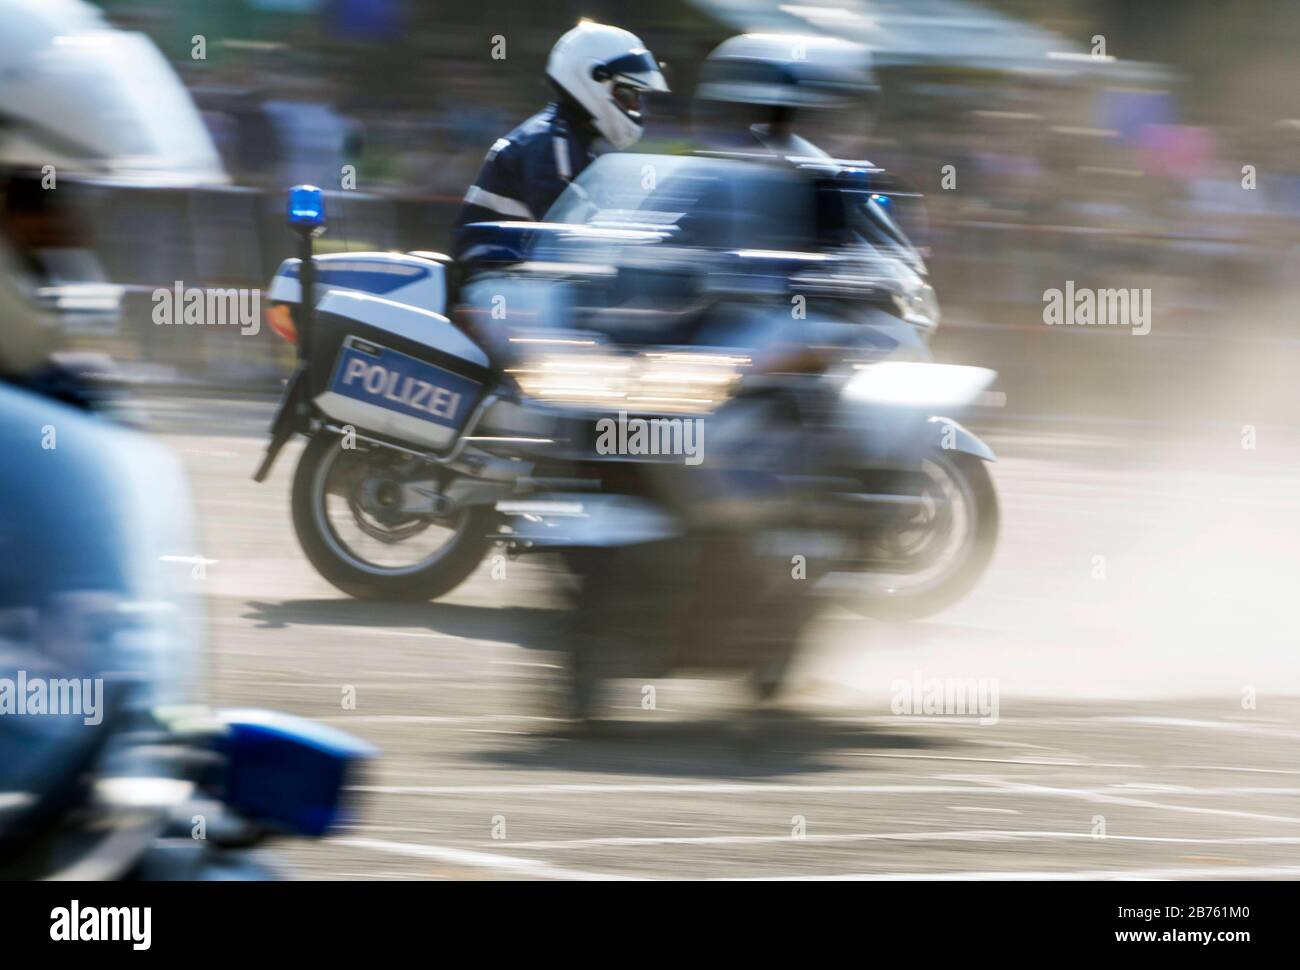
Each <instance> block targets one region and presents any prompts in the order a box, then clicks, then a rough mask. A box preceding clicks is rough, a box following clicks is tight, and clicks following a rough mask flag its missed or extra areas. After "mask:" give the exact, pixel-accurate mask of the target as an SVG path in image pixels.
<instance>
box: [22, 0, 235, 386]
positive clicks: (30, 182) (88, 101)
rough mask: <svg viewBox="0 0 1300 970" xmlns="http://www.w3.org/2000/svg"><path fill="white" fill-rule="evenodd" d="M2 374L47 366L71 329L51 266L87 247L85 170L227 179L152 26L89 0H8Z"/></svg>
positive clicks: (107, 175) (115, 175)
mask: <svg viewBox="0 0 1300 970" xmlns="http://www.w3.org/2000/svg"><path fill="white" fill-rule="evenodd" d="M0 23H3V24H4V29H3V30H2V31H0V377H20V376H23V375H26V374H28V373H30V372H31V371H33V370H35V369H37V368H38V367H40V366H41V365H42V364H43V363H44V361H45V360H46V358H47V356H48V354H49V351H50V350H51V349H52V348H53V346H54V344H55V342H56V337H57V335H58V332H59V329H60V316H59V313H60V310H59V299H58V287H59V285H60V284H62V283H73V282H84V281H83V280H70V279H63V278H59V277H58V274H57V273H55V272H53V271H52V267H53V266H55V265H56V264H61V265H65V266H66V265H68V262H69V261H68V260H66V259H62V260H61V259H58V258H51V256H52V254H54V253H55V251H63V252H64V254H66V251H68V250H72V249H81V248H83V247H82V246H81V243H80V240H78V239H77V238H76V237H77V236H78V235H81V234H82V233H81V231H82V230H84V228H85V227H84V223H85V219H84V218H81V217H79V215H78V213H76V212H75V211H73V208H74V207H73V206H72V205H71V204H70V202H71V199H70V196H71V195H73V194H75V193H73V192H70V191H67V187H68V186H69V184H71V183H75V182H76V181H78V180H93V181H96V182H112V183H130V184H137V185H146V186H151V185H194V184H200V183H219V182H222V181H226V179H225V174H224V172H223V171H222V167H221V161H220V158H219V156H218V154H217V151H216V148H215V147H214V146H213V144H212V139H211V138H210V137H209V135H208V132H207V129H206V128H205V127H204V125H203V121H202V119H201V118H200V116H199V113H198V110H197V108H195V106H194V102H193V101H191V100H190V97H189V94H188V93H187V92H186V91H185V89H184V87H182V86H181V83H180V80H179V79H178V78H177V77H176V74H175V72H173V71H172V69H171V67H170V66H169V65H168V63H167V61H166V60H165V59H164V58H163V56H162V54H161V53H159V51H158V49H157V48H156V47H154V45H153V44H152V43H151V42H150V41H149V39H148V38H147V37H145V36H144V35H143V34H138V33H132V32H128V31H122V30H116V29H114V28H113V27H112V26H111V25H110V24H109V23H108V22H107V21H106V20H104V18H103V15H102V14H101V13H100V12H99V11H98V10H96V9H95V8H94V7H92V6H90V5H89V4H85V3H82V2H80V0H0Z"/></svg>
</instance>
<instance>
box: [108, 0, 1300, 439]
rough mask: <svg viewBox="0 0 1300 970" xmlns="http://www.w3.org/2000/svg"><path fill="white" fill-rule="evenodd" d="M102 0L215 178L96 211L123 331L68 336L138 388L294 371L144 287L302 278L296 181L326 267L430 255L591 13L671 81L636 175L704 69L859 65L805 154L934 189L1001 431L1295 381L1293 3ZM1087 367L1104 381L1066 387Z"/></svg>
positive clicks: (947, 266)
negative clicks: (130, 371) (724, 56)
mask: <svg viewBox="0 0 1300 970" xmlns="http://www.w3.org/2000/svg"><path fill="white" fill-rule="evenodd" d="M101 5H102V7H103V8H104V10H105V12H106V13H107V14H108V16H109V17H110V18H111V19H112V20H113V21H114V22H115V23H116V24H117V25H119V26H121V27H124V28H127V29H135V30H141V31H143V32H145V33H147V34H148V35H149V36H150V37H151V38H153V40H154V41H155V42H156V43H157V44H158V45H159V47H160V48H161V49H162V50H163V51H164V53H165V54H166V55H167V56H168V58H169V59H170V60H171V61H172V63H173V64H174V66H175V68H176V70H177V71H178V73H179V74H180V76H181V77H182V79H183V80H184V82H185V83H186V85H187V86H188V87H189V89H190V91H191V92H192V94H193V96H194V98H195V101H196V102H197V104H198V105H199V107H200V109H201V111H202V113H203V117H204V118H205V120H206V122H207V124H208V125H209V127H210V130H211V132H212V134H213V137H214V140H215V142H216V144H217V146H218V148H219V150H220V151H221V153H222V156H223V158H224V161H225V164H226V167H227V170H228V172H229V173H230V175H231V178H232V184H231V185H230V186H229V187H228V188H222V189H207V190H202V191H198V192H196V191H192V190H190V191H174V190H172V191H169V190H164V189H158V190H140V189H132V190H122V191H119V192H117V193H113V194H111V195H109V196H106V197H105V198H104V199H103V200H101V202H100V205H99V210H98V216H97V219H96V226H95V229H96V232H97V234H98V237H99V242H100V246H99V248H100V251H101V252H102V253H103V257H104V261H105V264H106V268H107V270H108V275H109V277H110V278H111V279H112V280H113V281H114V282H118V283H122V284H125V285H126V286H127V287H128V290H129V291H130V293H131V294H132V299H131V300H129V301H128V311H127V313H126V314H125V317H124V319H123V320H122V321H121V322H120V323H118V324H117V325H116V329H115V330H114V332H112V333H100V334H95V333H88V334H85V335H83V340H84V342H85V343H87V344H91V345H93V344H96V343H100V344H102V345H106V346H108V347H110V349H112V350H113V352H114V353H115V354H116V355H117V356H118V357H121V358H125V359H127V360H133V361H136V362H137V363H138V364H139V365H140V366H141V367H142V368H143V369H144V371H145V372H147V373H152V374H156V375H158V376H160V377H170V378H177V377H179V378H181V379H191V380H201V381H207V382H217V383H222V382H224V383H227V384H231V385H239V386H249V387H252V386H257V385H261V384H269V383H272V382H273V381H274V380H275V378H276V377H277V375H279V374H281V373H282V372H283V368H284V365H285V363H286V361H287V360H288V359H289V358H288V356H287V354H288V348H286V347H284V346H280V345H279V343H278V341H277V340H276V339H275V337H274V336H273V335H272V334H271V333H270V332H269V331H267V330H265V329H264V330H263V332H262V333H261V334H259V335H258V336H257V337H253V338H250V337H243V336H239V335H238V332H237V331H236V330H233V329H230V328H210V331H209V332H204V333H201V334H198V333H195V332H194V330H193V329H191V328H166V327H154V326H152V325H151V324H150V322H149V315H148V293H149V292H150V291H151V290H152V289H153V288H154V287H157V286H168V287H170V286H171V285H172V284H173V282H174V281H176V280H182V281H184V282H185V284H186V285H188V286H212V285H220V286H241V287H259V286H262V285H264V284H265V282H266V280H267V278H269V275H270V273H271V272H272V271H273V269H274V267H275V265H276V264H277V263H278V261H279V260H280V259H282V258H284V257H285V256H287V255H290V254H291V242H290V237H289V235H288V233H287V232H286V231H285V229H284V228H283V225H282V220H281V213H282V211H283V200H284V190H285V189H286V188H287V187H288V186H289V185H292V184H294V183H297V182H314V183H316V184H319V185H321V186H322V187H324V188H327V189H331V190H337V191H336V192H335V194H332V195H331V213H330V218H331V228H330V232H329V235H328V236H327V237H326V239H325V240H324V241H323V244H322V247H321V248H322V249H331V248H333V249H341V248H347V249H353V250H357V249H371V248H381V249H387V248H395V249H418V248H423V249H445V248H446V246H447V231H448V226H449V224H450V221H451V219H452V217H453V215H454V213H455V210H456V207H457V206H458V204H459V200H460V198H461V196H462V194H463V193H464V190H465V188H466V187H467V186H468V185H469V184H470V182H471V181H472V180H473V177H474V175H475V172H476V171H477V169H478V167H479V165H480V164H481V162H482V159H483V156H484V153H485V152H486V150H487V149H488V148H489V147H490V146H491V144H492V142H493V141H494V140H495V139H496V138H498V137H500V136H501V135H502V134H504V133H506V132H508V131H509V130H510V129H511V128H512V127H513V126H514V125H515V124H517V123H518V122H519V121H520V120H522V119H523V118H525V117H527V116H528V115H529V114H530V113H532V112H533V111H535V110H536V109H537V108H538V107H540V105H542V104H543V103H545V101H546V100H547V99H548V90H547V87H546V84H545V80H544V74H543V66H544V63H545V58H546V54H547V52H548V51H549V49H550V47H551V45H552V44H553V43H554V41H555V39H556V38H557V37H558V36H559V35H560V34H561V33H562V32H563V31H564V30H566V29H567V28H568V27H570V26H571V25H572V24H573V23H575V22H576V21H577V20H578V19H579V18H580V17H583V16H587V17H591V18H593V19H597V20H601V21H604V22H607V23H613V24H617V25H620V26H624V27H627V28H628V29H630V30H633V31H634V32H636V33H637V34H638V35H640V36H641V37H642V38H643V39H645V41H646V42H647V44H648V45H649V46H650V47H651V49H652V50H653V51H654V53H655V55H656V56H657V57H659V58H660V59H661V60H663V61H665V62H666V63H667V65H668V71H669V75H668V76H669V82H670V84H672V86H673V92H674V93H673V94H672V95H670V96H666V97H662V98H658V99H656V100H655V101H654V102H653V103H652V104H651V105H650V115H649V122H648V136H647V138H646V140H645V141H644V142H643V143H642V146H640V147H639V148H638V150H645V151H668V152H675V151H685V150H688V149H689V146H690V141H691V108H692V101H691V91H692V89H693V87H694V81H695V77H694V74H695V70H696V69H697V67H698V65H699V64H700V62H701V61H702V60H703V58H704V56H705V55H706V54H707V53H708V51H709V50H711V49H712V48H713V47H714V46H716V45H717V44H718V43H719V42H720V41H722V40H723V39H725V38H726V37H728V36H731V35H732V34H735V33H739V32H742V31H748V30H782V31H801V32H809V31H811V32H819V33H827V34H834V35H838V36H842V37H847V38H849V39H852V40H856V41H859V42H862V43H864V44H866V45H867V46H868V47H869V48H870V49H871V51H872V54H873V58H874V63H875V67H876V71H877V73H878V79H879V82H880V85H881V88H882V95H881V98H880V102H879V105H878V106H877V109H876V110H875V111H874V112H867V111H864V112H863V113H862V116H861V123H860V124H845V123H844V122H843V121H840V122H839V123H838V124H837V126H836V127H835V128H834V129H833V130H829V131H819V132H816V133H815V137H814V141H818V142H819V143H821V144H822V145H823V147H825V148H827V149H828V150H830V151H831V152H832V153H834V154H837V155H840V156H841V157H849V158H864V159H869V160H871V161H873V162H875V163H876V164H879V165H882V166H884V167H886V168H888V169H890V170H892V171H893V172H895V173H896V174H897V175H898V176H900V177H901V178H902V179H904V180H906V182H907V183H909V184H910V185H911V186H913V187H914V188H915V189H916V190H918V191H919V192H920V193H922V194H923V195H924V198H925V208H924V213H922V212H921V211H920V210H914V211H910V212H907V213H905V215H906V218H907V224H908V227H909V228H910V229H911V230H912V231H913V233H914V235H916V236H917V237H918V241H919V242H920V243H921V244H922V245H923V246H924V247H926V249H927V251H928V254H929V258H930V261H931V268H932V271H933V274H934V283H935V286H936V288H937V290H938V293H939V296H940V300H941V303H942V304H943V306H944V310H945V322H944V325H943V327H942V328H941V331H940V337H939V339H938V341H937V343H936V349H937V351H938V353H939V356H940V357H941V358H942V357H949V358H960V359H962V360H963V361H964V362H969V363H980V364H986V365H989V366H993V367H995V368H997V369H998V370H999V371H1000V372H1001V373H1002V375H1003V386H1004V388H1005V389H1007V390H1008V399H1007V400H1008V407H1009V408H1011V409H1013V410H1015V411H1017V412H1020V413H1026V414H1027V413H1043V412H1052V411H1069V410H1077V409H1078V407H1079V405H1080V404H1086V406H1087V408H1088V411H1089V413H1094V414H1095V413H1101V414H1103V415H1108V416H1126V415H1132V414H1135V413H1137V414H1148V413H1151V412H1153V411H1160V410H1162V409H1166V410H1167V409H1172V408H1175V407H1176V408H1178V409H1179V410H1180V411H1185V410H1186V408H1187V407H1191V408H1192V409H1193V410H1196V409H1197V408H1201V409H1203V410H1204V413H1205V415H1206V416H1207V417H1216V418H1226V419H1228V420H1234V419H1236V417H1237V415H1235V414H1232V415H1228V414H1225V413H1224V410H1223V401H1222V400H1219V399H1217V398H1216V396H1215V394H1213V393H1211V392H1207V393H1204V394H1198V395H1188V394H1185V393H1183V394H1179V393H1175V392H1176V391H1179V390H1181V391H1186V389H1187V388H1188V386H1189V384H1190V383H1192V382H1191V381H1190V380H1189V375H1190V374H1193V373H1198V372H1199V373H1201V374H1205V373H1206V372H1207V370H1208V369H1209V368H1210V367H1211V366H1214V367H1216V368H1218V369H1222V368H1223V367H1225V366H1226V367H1227V368H1229V369H1232V368H1236V369H1237V371H1238V372H1241V370H1242V368H1245V369H1246V370H1247V371H1249V372H1250V373H1251V374H1252V375H1257V376H1258V377H1259V381H1260V382H1261V383H1262V385H1264V386H1272V382H1275V381H1280V380H1284V379H1285V380H1288V381H1289V378H1290V373H1291V368H1290V364H1291V363H1292V362H1293V358H1294V356H1295V354H1294V348H1293V344H1295V343H1296V341H1295V339H1294V337H1295V335H1294V333H1293V330H1294V327H1293V323H1294V321H1295V320H1296V316H1297V314H1296V306H1297V305H1298V304H1300V299H1297V298H1298V297H1300V98H1298V97H1297V94H1300V58H1297V57H1296V56H1295V51H1296V50H1297V48H1298V47H1300V17H1297V16H1296V11H1297V7H1296V4H1295V2H1294V0H1255V2H1251V3H1249V4H1226V3H1221V2H1218V0H1143V2H1142V3H1132V2H1128V0H981V2H978V3H977V2H974V0H828V2H820V0H805V2H801V3H781V2H779V0H656V2H647V0H581V2H578V0H550V2H547V3H545V4H537V3H531V2H527V0H479V2H476V3H473V4H466V3H461V2H452V0H172V2H162V0H104V2H103V3H102V4H101ZM200 40H201V43H200ZM200 53H201V54H202V56H201V57H200V56H196V55H197V54H200ZM502 55H504V56H502ZM352 176H354V178H355V181H354V182H353V181H351V177H352ZM1066 280H1074V281H1075V283H1076V284H1077V285H1078V286H1095V287H1149V288H1151V290H1152V301H1153V304H1154V318H1153V326H1152V332H1151V334H1150V335H1149V336H1147V337H1146V338H1144V339H1142V340H1135V339H1134V337H1133V336H1132V334H1130V333H1128V332H1127V331H1116V330H1114V329H1110V330H1106V329H1103V328H1052V327H1046V326H1044V325H1043V322H1042V309H1043V292H1044V290H1045V289H1048V288H1051V287H1062V286H1064V284H1065V281H1066ZM195 329H197V328H195ZM1225 348H1226V349H1225ZM1288 355H1290V356H1288ZM1224 361H1226V364H1225V363H1223V362H1224ZM1089 364H1092V365H1095V366H1094V367H1092V368H1091V369H1090V368H1089V366H1088V365H1089ZM1088 373H1096V374H1098V375H1103V376H1104V377H1105V384H1104V385H1103V384H1100V383H1098V384H1095V385H1094V384H1088V385H1087V386H1081V385H1080V380H1079V375H1080V374H1088ZM1248 383H1254V382H1253V381H1250V382H1248ZM1066 396H1068V397H1069V398H1070V399H1069V400H1068V401H1067V400H1065V399H1064V398H1065V397H1066Z"/></svg>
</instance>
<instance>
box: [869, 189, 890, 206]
mask: <svg viewBox="0 0 1300 970" xmlns="http://www.w3.org/2000/svg"><path fill="white" fill-rule="evenodd" d="M871 201H872V202H874V203H876V205H883V206H884V207H885V208H886V209H887V208H889V204H890V200H889V196H887V195H879V194H878V193H875V192H872V193H871Z"/></svg>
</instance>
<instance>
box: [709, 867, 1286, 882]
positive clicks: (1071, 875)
mask: <svg viewBox="0 0 1300 970" xmlns="http://www.w3.org/2000/svg"><path fill="white" fill-rule="evenodd" d="M1199 876H1205V877H1208V878H1211V879H1257V878H1269V877H1277V876H1291V877H1295V876H1300V866H1186V867H1181V868H1171V869H1092V870H1076V871H1074V872H1063V871H1051V870H1048V871H1042V870H1039V871H1029V870H1026V871H1024V872H1003V871H994V872H886V873H874V872H871V873H840V874H838V875H815V876H751V877H748V878H744V877H742V878H729V877H725V876H723V877H720V878H719V881H722V882H823V881H836V880H845V881H848V880H852V881H855V882H862V881H866V882H916V881H921V882H929V881H940V880H941V881H944V882H952V881H956V882H964V881H967V880H976V881H979V882H991V881H997V882H1005V881H1008V880H1011V881H1018V880H1023V879H1031V880H1034V881H1035V882H1037V881H1042V880H1049V881H1057V882H1060V881H1074V880H1087V881H1092V880H1100V879H1109V880H1119V881H1128V880H1163V879H1194V878H1197V877H1199Z"/></svg>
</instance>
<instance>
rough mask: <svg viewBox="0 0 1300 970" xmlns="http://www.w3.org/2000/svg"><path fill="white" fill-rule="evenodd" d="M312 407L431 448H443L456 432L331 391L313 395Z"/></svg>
mask: <svg viewBox="0 0 1300 970" xmlns="http://www.w3.org/2000/svg"><path fill="white" fill-rule="evenodd" d="M316 406H317V407H318V408H320V409H321V411H322V412H323V413H324V414H326V415H328V416H329V417H331V418H333V419H334V420H335V421H338V422H340V423H341V424H345V425H347V424H350V425H352V426H353V427H355V428H362V429H364V430H366V431H375V432H378V433H379V434H385V435H389V436H390V437H393V438H396V439H398V440H399V441H408V442H410V443H411V444H412V445H424V446H426V447H428V448H432V449H433V450H435V451H443V450H445V449H446V448H447V447H449V446H450V445H451V442H452V439H453V438H455V437H456V432H455V431H454V430H453V429H451V428H444V427H442V426H441V425H437V424H434V423H433V422H431V421H421V420H420V419H419V418H413V417H410V416H409V415H405V414H398V413H397V412H396V411H390V410H389V409H388V408H382V407H379V406H377V405H374V404H367V403H366V402H365V401H357V400H354V399H353V398H350V397H344V396H343V395H342V394H336V393H335V392H334V391H326V392H325V393H324V394H321V395H319V396H317V398H316Z"/></svg>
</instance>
